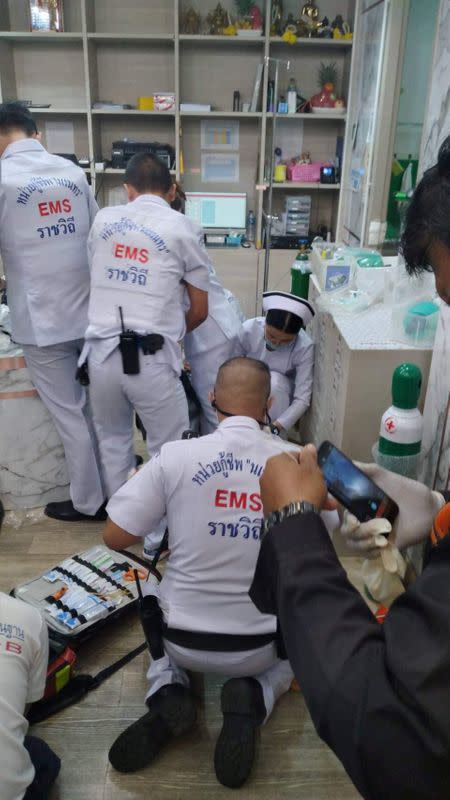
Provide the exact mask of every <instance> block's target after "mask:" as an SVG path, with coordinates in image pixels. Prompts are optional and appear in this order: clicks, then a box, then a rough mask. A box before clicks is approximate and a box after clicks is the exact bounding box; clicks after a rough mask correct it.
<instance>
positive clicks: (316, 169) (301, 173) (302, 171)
mask: <svg viewBox="0 0 450 800" xmlns="http://www.w3.org/2000/svg"><path fill="white" fill-rule="evenodd" d="M329 166H332V165H330V163H329V162H328V161H313V163H312V164H292V163H291V164H288V166H287V170H286V174H287V179H288V181H296V182H298V183H303V182H304V183H319V182H320V168H321V167H329Z"/></svg>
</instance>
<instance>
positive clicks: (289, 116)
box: [267, 111, 347, 122]
mask: <svg viewBox="0 0 450 800" xmlns="http://www.w3.org/2000/svg"><path fill="white" fill-rule="evenodd" d="M267 119H273V112H272V111H268V112H267ZM279 119H291V120H292V119H313V120H315V121H316V122H320V121H321V120H324V121H326V122H328V121H329V120H333V121H334V122H345V120H346V119H347V114H313V113H312V112H311V113H310V114H277V120H279Z"/></svg>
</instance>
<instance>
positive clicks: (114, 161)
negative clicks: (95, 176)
mask: <svg viewBox="0 0 450 800" xmlns="http://www.w3.org/2000/svg"><path fill="white" fill-rule="evenodd" d="M136 153H151V154H152V155H154V156H156V157H157V158H159V159H160V160H161V161H162V162H163V163H164V164H166V165H167V167H168V168H169V169H175V150H174V148H173V147H172V146H171V145H170V144H160V143H159V142H137V141H135V140H134V139H121V140H120V141H118V142H113V143H112V154H111V167H112V168H113V169H124V168H125V167H126V166H127V164H128V162H129V160H130V158H132V156H134V155H136Z"/></svg>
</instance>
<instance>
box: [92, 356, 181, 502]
mask: <svg viewBox="0 0 450 800" xmlns="http://www.w3.org/2000/svg"><path fill="white" fill-rule="evenodd" d="M139 355H140V365H141V371H140V373H139V374H138V375H125V374H124V372H123V368H122V358H121V355H120V351H119V348H118V347H117V348H116V349H115V350H113V352H112V353H111V354H110V355H109V356H108V357H107V358H106V359H105V360H104V361H102V362H100V361H97V359H96V348H95V344H92V347H91V350H90V352H89V377H90V381H91V389H90V397H91V404H92V413H93V418H94V425H95V430H96V433H97V437H98V442H99V448H100V456H101V460H102V465H103V470H104V476H105V483H106V490H107V494H108V497H111V496H112V495H113V494H114V492H116V491H117V490H118V489H119V488H120V487H121V486H122V484H124V483H125V481H126V480H127V478H128V474H129V472H130V470H131V469H133V467H134V445H133V431H134V426H133V421H134V414H133V412H134V410H136V411H137V413H138V414H139V416H140V418H141V420H142V423H143V425H144V427H145V429H146V431H147V447H148V450H149V453H151V454H153V455H154V454H155V453H157V452H159V450H160V448H161V447H162V445H163V444H165V442H171V441H173V440H175V439H181V436H182V434H183V431H185V430H186V429H187V428H188V427H189V415H188V407H187V401H186V395H185V393H184V389H183V387H182V385H181V381H180V379H179V377H178V375H177V374H176V373H175V372H174V370H173V369H172V367H171V366H169V365H168V364H158V363H156V362H155V359H154V357H153V356H151V355H148V356H146V355H144V354H143V353H142V351H141V352H140V354H139Z"/></svg>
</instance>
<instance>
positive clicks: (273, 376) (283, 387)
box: [270, 371, 293, 422]
mask: <svg viewBox="0 0 450 800" xmlns="http://www.w3.org/2000/svg"><path fill="white" fill-rule="evenodd" d="M292 388H293V387H292V383H291V381H290V379H289V378H287V377H286V375H282V374H281V372H272V371H271V373H270V396H271V397H272V405H271V407H270V418H271V420H272V422H276V420H277V419H279V418H280V417H281V415H282V413H283V412H284V411H286V409H287V408H289V406H290V405H291V402H292V401H291V397H292Z"/></svg>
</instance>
